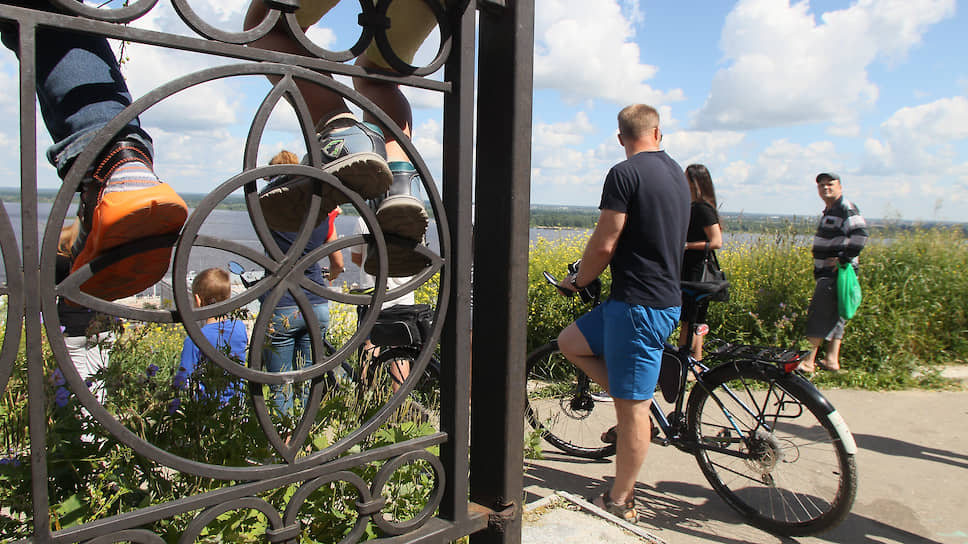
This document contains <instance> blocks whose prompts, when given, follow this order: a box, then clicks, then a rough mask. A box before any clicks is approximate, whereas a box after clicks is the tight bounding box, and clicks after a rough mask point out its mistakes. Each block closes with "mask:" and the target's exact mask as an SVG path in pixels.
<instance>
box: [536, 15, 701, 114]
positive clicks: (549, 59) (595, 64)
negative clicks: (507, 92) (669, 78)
mask: <svg viewBox="0 0 968 544" xmlns="http://www.w3.org/2000/svg"><path fill="white" fill-rule="evenodd" d="M628 11H629V12H630V16H631V17H632V18H633V20H635V19H636V18H637V17H640V15H636V13H639V12H638V7H637V2H633V3H632V4H631V6H630V7H629V10H628ZM587 14H588V4H587V2H584V1H582V0H539V2H537V6H536V9H535V59H534V85H535V88H536V89H543V88H552V89H557V90H558V91H560V92H561V94H562V96H563V97H564V98H565V100H567V101H570V102H572V103H576V102H580V101H581V100H583V99H586V98H596V99H603V100H609V101H611V102H614V103H617V104H623V105H624V104H628V103H631V102H644V103H647V104H652V105H658V104H664V103H667V102H670V101H675V100H681V99H682V98H683V93H682V90H680V89H673V90H670V91H662V90H657V89H654V88H653V87H652V86H650V85H649V84H648V83H646V81H648V80H650V79H652V78H653V77H654V76H655V74H656V72H657V71H658V68H656V67H655V66H653V65H649V64H644V63H642V62H641V60H640V56H641V55H640V50H639V46H638V44H636V43H635V41H634V39H635V29H634V28H633V26H632V24H631V23H630V22H629V20H628V19H627V18H626V17H625V16H624V15H623V13H622V9H621V8H620V6H619V5H618V3H617V2H616V1H615V0H599V1H598V2H596V3H595V16H594V17H588V16H587Z"/></svg>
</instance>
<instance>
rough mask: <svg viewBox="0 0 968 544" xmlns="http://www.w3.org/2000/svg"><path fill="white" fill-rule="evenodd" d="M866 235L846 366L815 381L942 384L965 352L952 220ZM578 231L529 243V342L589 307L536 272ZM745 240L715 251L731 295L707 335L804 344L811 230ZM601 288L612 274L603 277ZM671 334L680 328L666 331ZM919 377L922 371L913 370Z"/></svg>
mask: <svg viewBox="0 0 968 544" xmlns="http://www.w3.org/2000/svg"><path fill="white" fill-rule="evenodd" d="M890 232H892V233H893V234H892V235H893V236H894V237H893V238H891V239H877V238H872V240H871V241H870V242H869V244H868V246H867V248H865V249H864V251H863V253H861V265H860V274H859V277H860V282H861V287H862V288H863V293H864V301H863V303H862V304H861V307H860V310H859V311H858V314H857V316H856V317H855V318H854V319H852V320H851V321H850V323H849V324H848V326H847V332H846V335H845V337H844V343H843V347H842V349H841V360H842V364H843V366H844V368H845V369H847V370H848V372H846V373H843V374H839V375H830V374H826V373H820V374H818V375H817V376H816V378H815V380H817V381H818V383H821V384H827V385H842V386H849V387H863V388H871V389H885V388H886V389H894V388H902V387H916V386H929V387H935V386H950V385H951V384H950V383H949V382H945V381H943V380H939V379H938V377H937V371H938V367H939V365H942V364H952V363H954V364H959V363H965V362H966V360H968V277H966V276H965V275H964V271H965V270H968V240H966V237H965V233H964V230H962V229H957V228H940V227H936V228H918V229H909V230H900V229H897V230H894V231H890ZM586 240H587V237H586V236H575V237H571V238H565V239H563V240H560V241H557V242H549V241H548V240H546V239H543V238H538V239H537V240H536V241H535V242H533V243H532V244H531V254H530V266H529V289H528V298H529V311H528V349H529V351H530V350H532V349H534V348H535V347H537V346H540V345H542V344H544V343H545V342H547V341H549V340H551V339H553V338H555V337H556V336H557V334H558V332H559V331H560V330H561V329H562V328H563V327H564V326H566V325H567V324H568V323H570V322H571V321H573V320H574V319H575V317H577V316H578V315H581V313H582V312H584V311H587V310H588V307H587V306H583V305H581V304H580V303H578V302H576V300H575V299H567V298H565V297H562V296H559V295H558V294H557V293H556V292H555V289H554V287H552V286H550V285H548V283H547V282H546V281H545V280H544V278H543V277H542V271H543V270H548V271H551V272H553V273H554V274H555V275H557V276H559V277H561V276H562V275H564V274H565V272H566V265H567V263H570V262H572V261H574V260H575V259H577V258H579V257H580V255H581V251H582V249H583V247H584V244H585V242H586ZM753 240H754V241H752V242H751V243H748V244H735V245H731V246H729V247H727V248H726V249H725V250H723V251H720V252H719V253H718V255H719V261H720V264H721V265H722V268H723V270H725V271H726V273H727V276H728V278H729V281H730V285H731V287H730V300H729V302H727V303H718V302H714V303H711V304H710V308H709V316H708V319H707V321H708V323H709V326H710V329H711V334H712V335H713V336H717V337H720V338H722V339H724V340H727V341H729V342H734V343H742V344H752V345H764V346H782V347H788V348H798V349H808V347H809V344H808V343H807V341H806V339H805V338H804V336H803V335H804V330H805V326H806V317H807V307H808V305H809V302H810V297H811V296H812V295H813V288H814V279H813V274H812V270H813V257H812V255H811V251H810V245H811V243H812V232H803V231H802V230H799V231H798V230H797V228H796V227H795V226H794V225H793V224H792V223H791V224H789V225H788V226H787V227H785V228H783V229H781V230H777V231H776V232H774V233H772V234H765V235H759V236H757V237H755V239H753ZM603 280H604V284H605V286H606V287H605V290H604V291H605V293H606V294H607V292H608V285H609V283H610V281H609V278H608V276H607V274H606V275H605V276H603ZM677 337H678V332H677V333H675V334H674V335H673V338H677ZM919 376H920V377H919Z"/></svg>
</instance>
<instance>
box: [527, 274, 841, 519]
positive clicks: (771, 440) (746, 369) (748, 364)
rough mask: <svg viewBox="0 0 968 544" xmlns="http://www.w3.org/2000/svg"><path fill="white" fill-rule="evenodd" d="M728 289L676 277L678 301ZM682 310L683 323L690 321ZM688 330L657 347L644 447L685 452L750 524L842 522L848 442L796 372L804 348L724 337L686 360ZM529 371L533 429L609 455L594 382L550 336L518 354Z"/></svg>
mask: <svg viewBox="0 0 968 544" xmlns="http://www.w3.org/2000/svg"><path fill="white" fill-rule="evenodd" d="M545 277H546V279H547V280H548V281H549V282H550V283H552V284H554V285H556V286H557V284H558V281H557V280H556V279H555V278H554V276H552V275H551V274H548V273H547V272H546V273H545ZM728 285H729V283H728V282H725V281H724V282H717V283H694V282H682V292H683V297H684V298H691V299H693V300H702V299H704V298H707V297H710V296H713V295H715V294H716V293H718V292H720V290H722V289H725V288H727V287H728ZM599 303H600V301H599V299H598V297H595V299H594V300H593V301H592V304H593V305H597V304H599ZM689 317H690V316H686V317H684V318H683V320H684V321H688V322H692V323H694V322H695V319H689ZM692 317H694V316H692ZM694 333H695V329H694V328H690V330H688V331H687V339H686V343H685V346H683V347H682V348H679V347H674V346H672V345H670V344H668V343H666V345H665V347H664V350H663V353H662V367H661V371H660V375H659V384H658V391H660V392H661V396H662V398H663V400H664V401H665V402H666V403H667V404H669V405H671V409H669V411H667V412H666V411H664V410H663V409H662V407H660V405H659V402H658V400H659V399H658V397H659V395H656V399H654V401H653V403H652V407H651V416H652V418H651V421H652V437H653V439H652V440H653V442H654V443H658V444H660V445H662V446H670V445H671V446H675V447H676V448H678V449H679V450H681V451H684V452H686V453H690V454H692V455H694V456H695V458H696V461H697V462H698V464H699V467H700V469H701V470H702V473H703V476H705V478H706V480H707V481H709V483H710V485H712V487H713V489H714V490H715V491H716V492H717V493H718V494H719V495H720V496H721V497H722V498H723V499H724V500H725V501H726V503H727V504H728V505H729V506H730V507H732V508H733V509H734V510H736V511H737V512H739V514H740V515H742V516H743V517H744V518H745V519H746V520H747V521H748V522H749V523H750V524H751V525H754V526H756V527H759V528H761V529H764V530H766V531H768V532H771V533H774V534H777V535H782V536H806V535H813V534H817V533H820V532H823V531H825V530H828V529H830V528H832V527H834V526H835V525H837V524H838V523H840V522H841V521H843V519H844V518H845V517H846V516H847V514H848V513H849V512H850V509H851V507H852V506H853V502H854V498H855V496H856V493H857V465H856V459H855V456H856V452H857V446H856V444H855V443H854V439H853V437H852V435H851V434H850V431H849V429H848V428H847V424H846V422H845V421H844V419H843V417H841V416H840V414H839V413H838V412H837V411H836V409H834V407H833V406H832V405H831V404H830V402H829V401H828V400H827V399H826V398H824V396H823V395H822V394H821V393H820V391H818V390H817V389H816V387H814V386H813V384H812V383H810V382H809V381H808V380H806V379H804V378H803V377H802V376H800V375H799V374H798V373H796V372H795V369H796V367H797V365H798V364H799V361H800V359H801V357H802V356H803V354H804V353H805V352H802V351H796V350H786V349H782V348H770V347H760V346H747V345H731V344H725V343H724V344H721V345H720V346H719V347H717V348H715V349H711V353H710V354H709V356H708V357H707V358H706V359H704V360H703V361H696V360H695V359H694V358H693V357H692V356H691V354H690V353H689V348H688V347H686V346H691V345H692V337H693V335H694ZM710 346H711V347H712V344H710ZM707 364H708V365H709V366H707ZM566 365H567V366H566ZM569 367H570V368H569ZM566 368H567V369H568V370H569V371H568V372H565V370H566ZM527 372H528V382H527V397H526V407H525V414H526V417H527V421H528V423H529V424H530V425H531V427H532V428H534V429H535V431H537V432H539V433H541V435H542V437H543V438H544V439H545V440H546V441H547V442H548V443H550V444H551V445H553V446H555V447H556V448H558V449H560V450H561V451H563V452H565V453H567V454H570V455H573V456H576V457H583V458H589V459H601V458H605V457H608V456H611V455H614V454H615V444H614V441H612V438H613V436H612V437H610V436H608V432H609V431H610V430H611V429H612V428H613V427H614V425H615V412H614V410H613V409H612V407H611V406H610V404H611V403H603V402H601V401H599V400H596V397H598V395H597V394H596V393H598V392H599V389H600V388H599V387H598V386H597V384H594V383H592V382H591V381H590V380H589V378H588V377H587V376H586V375H585V374H584V373H583V372H581V371H580V370H578V369H577V368H576V367H573V366H571V364H570V363H569V362H568V361H567V360H566V359H565V358H564V356H562V355H561V353H560V352H559V351H558V345H557V340H553V341H551V342H549V343H547V344H545V345H543V346H541V347H539V348H538V349H536V350H534V351H533V352H531V354H529V355H528V360H527ZM690 375H691V376H692V377H694V378H695V381H694V382H692V388H691V391H689V392H688V397H687V389H688V387H689V381H688V376H690ZM666 414H668V415H666ZM606 441H607V442H606Z"/></svg>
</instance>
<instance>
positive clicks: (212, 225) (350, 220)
mask: <svg viewBox="0 0 968 544" xmlns="http://www.w3.org/2000/svg"><path fill="white" fill-rule="evenodd" d="M3 206H4V207H5V209H6V211H7V214H8V215H9V217H10V222H11V227H12V228H13V231H14V234H15V235H16V237H17V243H18V245H19V244H20V241H21V232H22V229H21V215H20V203H18V202H4V203H3ZM72 208H73V207H72ZM50 209H51V203H49V202H41V203H39V204H38V224H39V227H40V236H41V237H43V234H44V233H43V229H44V227H45V226H46V223H47V218H48V215H49V214H50ZM356 220H357V217H356V216H351V215H340V216H338V217H337V218H336V232H337V233H339V234H341V235H350V234H352V232H353V229H354V226H355V224H356ZM0 228H2V227H0ZM586 232H587V230H585V229H544V228H532V229H530V238H531V240H532V241H534V240H535V239H536V238H538V237H539V236H541V237H543V238H546V239H549V240H558V239H561V238H564V237H571V236H578V235H581V234H583V233H586ZM201 233H202V234H205V235H208V236H214V237H218V238H225V239H230V240H233V241H235V242H238V243H240V244H243V245H245V246H248V247H251V248H254V249H258V250H260V251H261V248H262V244H261V243H260V242H259V240H258V239H257V238H256V235H255V229H254V228H253V227H252V224H251V222H250V221H249V216H248V214H247V213H246V212H244V211H233V210H214V211H213V212H212V213H211V214H210V215H209V217H208V218H207V219H206V220H205V223H204V224H203V225H202V229H201ZM427 243H428V245H429V247H430V248H431V249H432V250H434V251H437V250H438V248H439V245H438V243H439V242H438V239H437V230H436V228H435V225H434V224H433V222H431V228H430V231H429V232H428V233H427ZM229 260H236V261H239V262H241V263H242V264H243V266H245V267H246V269H252V268H254V265H253V264H252V263H251V262H249V261H247V260H245V259H241V258H239V257H238V256H235V255H233V254H230V253H227V252H224V251H221V250H215V249H210V248H203V247H194V248H192V250H191V254H190V255H189V260H188V262H189V267H188V268H189V271H192V270H194V271H201V270H204V269H206V268H210V267H215V266H220V267H223V268H225V267H227V265H228V261H229ZM343 261H344V265H345V272H344V273H343V275H342V276H341V277H340V280H342V281H346V282H349V283H352V282H355V281H357V279H358V278H359V268H358V267H357V266H356V265H354V264H353V263H352V262H351V261H350V255H349V251H344V252H343ZM324 264H325V263H324ZM340 280H337V281H340ZM0 281H6V270H5V269H4V268H3V263H0Z"/></svg>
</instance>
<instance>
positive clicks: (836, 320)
mask: <svg viewBox="0 0 968 544" xmlns="http://www.w3.org/2000/svg"><path fill="white" fill-rule="evenodd" d="M845 325H847V320H846V319H844V318H842V317H840V314H839V313H838V312H837V278H819V279H817V287H816V288H815V289H814V291H813V298H812V299H811V300H810V309H809V310H807V332H806V334H807V338H823V339H824V340H833V339H837V340H839V339H841V338H843V337H844V326H845Z"/></svg>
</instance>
